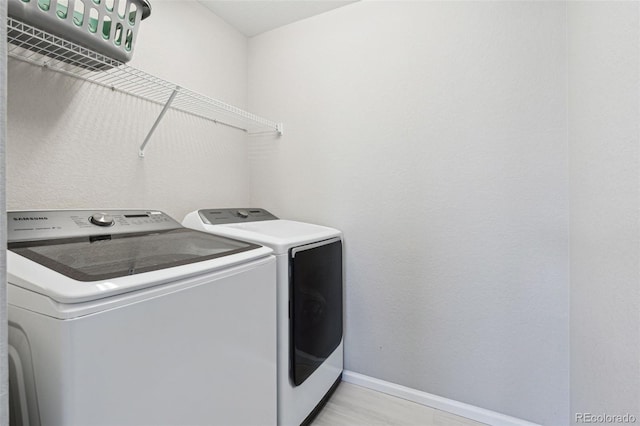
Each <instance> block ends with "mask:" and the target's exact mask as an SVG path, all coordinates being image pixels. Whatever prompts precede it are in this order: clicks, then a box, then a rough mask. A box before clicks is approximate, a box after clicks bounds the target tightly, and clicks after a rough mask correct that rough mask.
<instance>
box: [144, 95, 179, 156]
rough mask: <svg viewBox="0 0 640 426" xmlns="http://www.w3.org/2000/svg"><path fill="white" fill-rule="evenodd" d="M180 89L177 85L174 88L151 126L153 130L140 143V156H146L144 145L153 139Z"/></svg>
mask: <svg viewBox="0 0 640 426" xmlns="http://www.w3.org/2000/svg"><path fill="white" fill-rule="evenodd" d="M179 90H180V86H176V88H175V89H173V92H172V93H171V96H169V99H167V103H165V104H164V107H163V108H162V111H160V115H158V118H156V121H155V123H153V126H151V130H149V133H147V137H146V138H144V142H142V145H140V151H139V152H138V156H139V157H140V158H144V147H145V146H147V143H149V139H151V135H153V132H155V130H156V127H158V124H160V121H162V117H164V115H165V114H166V112H167V110H168V109H169V107H170V106H171V102H173V100H174V99H175V97H176V95H177V94H178V91H179Z"/></svg>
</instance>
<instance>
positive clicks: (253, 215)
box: [198, 208, 278, 225]
mask: <svg viewBox="0 0 640 426" xmlns="http://www.w3.org/2000/svg"><path fill="white" fill-rule="evenodd" d="M198 214H199V215H200V218H201V219H202V221H203V222H204V223H206V224H208V225H222V224H226V223H242V222H257V221H260V220H276V219H278V218H277V217H276V216H274V215H272V214H271V213H269V212H268V211H266V210H265V209H258V208H239V209H203V210H198Z"/></svg>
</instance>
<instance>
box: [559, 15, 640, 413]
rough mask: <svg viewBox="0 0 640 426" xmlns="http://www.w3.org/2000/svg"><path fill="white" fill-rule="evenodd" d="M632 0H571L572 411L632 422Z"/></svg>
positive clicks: (636, 131) (638, 304)
mask: <svg viewBox="0 0 640 426" xmlns="http://www.w3.org/2000/svg"><path fill="white" fill-rule="evenodd" d="M639 8H640V4H639V3H638V2H570V3H569V5H568V11H569V14H568V16H569V32H568V34H569V100H570V103H569V148H570V164H571V167H570V172H571V173H570V178H571V179H570V182H571V259H570V261H571V262H570V266H571V413H572V418H573V419H575V414H576V413H585V412H586V413H592V414H597V415H601V414H609V415H618V414H619V415H624V414H627V413H629V414H632V415H635V416H636V418H637V419H638V421H640V361H639V360H640V286H639V285H638V284H639V278H640V226H639V219H640V214H639V209H638V208H639V207H640V188H639V183H640V157H639V156H640V149H639V146H638V143H639V140H640V128H639V126H640V124H639V123H640V100H639V95H640V69H639V61H640V48H639V46H638V41H639V40H640V30H639V25H640V20H639Z"/></svg>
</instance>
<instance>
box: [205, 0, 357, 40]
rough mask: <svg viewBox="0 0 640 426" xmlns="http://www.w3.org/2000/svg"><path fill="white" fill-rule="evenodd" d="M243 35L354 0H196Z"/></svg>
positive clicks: (250, 34)
mask: <svg viewBox="0 0 640 426" xmlns="http://www.w3.org/2000/svg"><path fill="white" fill-rule="evenodd" d="M199 1H200V3H202V4H204V5H205V6H206V7H207V8H209V9H210V10H211V11H212V12H213V13H215V14H216V15H218V16H219V17H220V18H222V19H223V20H225V21H226V22H227V23H228V24H229V25H231V26H233V27H235V28H236V29H237V30H238V31H240V32H241V33H243V34H244V35H246V36H247V37H253V36H255V35H258V34H260V33H263V32H265V31H269V30H272V29H274V28H278V27H281V26H283V25H287V24H290V23H292V22H296V21H299V20H301V19H305V18H308V17H310V16H314V15H319V14H321V13H324V12H326V11H329V10H332V9H336V8H338V7H342V6H345V5H347V4H350V3H354V2H356V1H358V0H348V1H344V0H199Z"/></svg>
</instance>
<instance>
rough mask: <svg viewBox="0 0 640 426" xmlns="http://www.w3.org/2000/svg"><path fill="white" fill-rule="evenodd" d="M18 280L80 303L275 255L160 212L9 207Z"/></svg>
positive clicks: (14, 279)
mask: <svg viewBox="0 0 640 426" xmlns="http://www.w3.org/2000/svg"><path fill="white" fill-rule="evenodd" d="M7 218H8V222H9V233H8V235H9V239H8V240H9V244H8V249H9V251H8V252H7V272H8V275H9V280H10V283H11V284H13V285H17V286H19V287H22V288H24V289H27V290H30V291H32V292H35V293H39V294H42V295H45V296H47V297H49V298H51V299H53V300H55V301H58V302H63V303H78V302H83V301H89V300H96V299H101V298H105V297H108V296H113V295H116V294H120V293H127V292H131V291H136V290H139V289H142V288H146V287H151V286H157V285H159V284H163V283H168V282H171V281H176V280H178V279H182V278H185V277H190V276H195V275H199V274H205V273H209V272H212V271H217V270H220V269H223V268H229V267H231V266H235V265H239V264H241V263H247V262H250V261H252V260H254V259H258V258H261V257H264V256H268V255H269V254H270V253H271V252H272V251H271V249H268V248H266V247H260V246H258V245H255V244H252V243H247V242H244V241H235V240H232V239H229V238H223V237H218V236H214V235H209V234H206V233H204V232H198V231H193V230H191V229H186V228H184V227H182V226H180V224H179V223H177V222H176V221H175V220H173V219H171V218H170V217H169V216H167V215H166V214H164V213H162V212H158V211H139V210H106V211H99V212H96V211H89V210H66V211H63V210H52V211H37V212H34V211H31V212H8V215H7Z"/></svg>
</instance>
